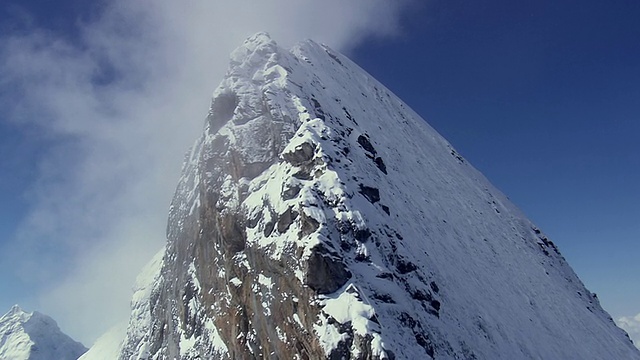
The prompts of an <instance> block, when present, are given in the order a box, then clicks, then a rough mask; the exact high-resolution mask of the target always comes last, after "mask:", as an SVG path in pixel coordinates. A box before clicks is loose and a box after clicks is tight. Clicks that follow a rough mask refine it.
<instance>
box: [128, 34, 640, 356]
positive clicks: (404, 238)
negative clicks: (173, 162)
mask: <svg viewBox="0 0 640 360" xmlns="http://www.w3.org/2000/svg"><path fill="white" fill-rule="evenodd" d="M167 235H168V242H167V247H166V252H165V253H164V255H163V257H162V255H160V256H161V257H162V261H161V262H160V261H159V260H157V264H159V266H158V267H157V268H158V269H161V270H159V271H158V272H155V273H154V272H152V273H153V274H152V275H149V276H148V280H149V281H148V283H149V284H150V285H148V286H141V287H140V288H141V289H142V290H139V291H138V292H137V293H136V294H137V295H136V299H135V301H134V302H133V307H134V316H133V317H132V320H131V323H130V325H129V330H128V335H127V338H126V339H125V342H124V344H123V348H122V352H121V355H120V358H121V359H197V358H206V359H212V358H213V359H215V358H220V359H255V358H269V359H319V358H329V359H394V358H396V359H418V358H442V359H501V358H502V359H515V358H518V359H528V358H530V359H536V358H546V359H551V358H555V359H560V358H564V359H568V358H575V359H600V358H626V359H635V358H640V354H638V352H637V351H636V350H635V348H634V347H633V345H632V344H631V342H630V341H629V339H628V338H626V337H625V336H624V333H623V332H622V331H621V330H620V329H618V328H617V327H616V326H615V325H614V324H613V321H612V320H611V319H610V317H609V316H608V315H607V314H606V312H604V311H603V310H602V309H601V307H600V306H599V304H598V301H597V299H596V298H595V296H593V295H592V294H591V293H590V292H589V291H588V290H586V289H585V288H584V286H583V285H582V283H581V282H580V280H579V279H578V278H577V277H576V275H575V274H574V273H573V271H572V270H571V269H570V268H569V266H568V265H567V264H566V262H565V261H564V259H563V258H562V256H561V255H560V253H559V251H558V250H557V248H556V247H555V245H553V243H551V242H550V241H549V240H548V239H547V238H546V237H544V235H543V234H542V233H541V232H540V231H539V230H537V228H535V227H534V226H533V225H532V224H531V223H530V222H529V221H528V220H527V219H526V218H525V217H524V216H523V215H522V214H521V213H520V212H519V211H518V210H517V209H516V208H515V207H514V206H513V205H512V204H510V203H509V201H508V200H507V199H506V198H505V197H504V196H503V195H502V194H501V193H500V192H499V191H497V190H495V189H494V188H493V187H492V186H491V185H490V184H489V183H488V182H487V180H486V179H484V178H483V177H482V175H481V174H479V173H478V172H477V171H475V170H474V169H473V168H472V167H471V166H470V165H469V164H468V163H467V162H465V161H464V160H463V159H462V157H461V156H459V155H458V154H457V153H456V152H455V151H454V150H453V149H452V148H451V147H450V145H449V144H448V143H447V142H446V141H445V140H444V139H442V138H441V137H440V136H439V135H438V134H437V133H436V132H435V131H434V130H433V129H431V128H430V127H429V126H428V125H427V124H426V123H425V122H424V121H423V120H422V119H421V118H420V117H419V116H418V115H416V114H415V113H414V112H413V111H411V110H410V109H408V108H407V107H406V105H404V104H403V103H402V102H401V101H400V100H399V99H397V98H396V97H395V96H394V95H393V94H391V93H390V92H389V91H388V90H387V89H385V88H384V87H383V86H382V85H380V84H379V83H378V82H377V81H375V80H374V79H372V78H371V77H369V76H368V75H367V74H366V73H365V72H364V71H362V70H361V69H360V68H358V67H357V66H356V65H355V64H353V63H352V62H351V61H349V60H348V59H347V58H345V57H344V56H342V55H340V54H337V53H335V52H333V51H332V50H331V49H329V48H327V47H324V46H321V45H318V44H316V43H314V42H311V41H307V42H304V43H302V44H300V45H298V46H296V47H294V48H293V49H292V50H290V51H286V50H283V49H282V48H279V47H278V46H277V45H276V44H275V43H274V42H273V41H272V40H271V39H270V38H269V37H268V36H267V35H266V34H257V35H255V36H253V37H252V38H250V39H248V40H247V41H246V42H245V43H244V44H243V45H242V46H241V47H240V48H238V49H237V50H236V51H235V52H234V53H232V55H231V66H230V68H229V71H228V73H227V76H226V77H225V79H224V80H223V82H222V84H221V85H220V86H219V87H218V89H217V90H216V91H215V93H214V96H213V101H212V105H211V109H210V112H209V115H208V117H207V120H206V125H205V130H204V134H203V136H202V137H201V138H200V139H199V140H198V141H197V142H196V144H195V145H194V147H193V148H192V150H191V152H190V153H189V154H188V156H187V159H186V161H185V166H184V169H183V176H182V178H181V180H180V183H179V185H178V189H177V191H176V194H175V197H174V200H173V203H172V205H171V209H170V214H169V223H168V228H167Z"/></svg>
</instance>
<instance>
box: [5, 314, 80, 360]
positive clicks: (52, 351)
mask: <svg viewBox="0 0 640 360" xmlns="http://www.w3.org/2000/svg"><path fill="white" fill-rule="evenodd" d="M85 351H87V349H86V348H85V347H84V346H83V345H82V344H80V343H79V342H76V341H74V340H73V339H71V338H70V337H69V336H67V335H65V334H64V333H62V332H61V331H60V328H58V325H57V324H56V322H55V321H54V320H53V319H51V318H50V317H48V316H46V315H43V314H40V313H39V312H37V311H34V312H32V313H27V312H24V311H23V310H22V309H21V308H20V307H19V306H18V305H14V306H13V307H12V308H11V310H10V311H9V312H8V313H6V314H5V315H3V316H2V317H1V318H0V359H3V360H4V359H7V360H23V359H24V360H27V359H28V360H51V359H57V360H76V359H77V358H78V357H79V356H80V355H82V353H84V352H85Z"/></svg>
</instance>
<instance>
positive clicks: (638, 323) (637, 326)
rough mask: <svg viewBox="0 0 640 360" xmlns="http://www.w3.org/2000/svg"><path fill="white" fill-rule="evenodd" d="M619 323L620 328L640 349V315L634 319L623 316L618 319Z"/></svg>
mask: <svg viewBox="0 0 640 360" xmlns="http://www.w3.org/2000/svg"><path fill="white" fill-rule="evenodd" d="M617 323H618V326H620V327H621V328H622V329H623V330H624V331H626V332H627V334H629V337H630V338H631V340H633V343H634V344H635V345H636V347H637V348H638V349H640V313H638V314H637V315H636V316H634V317H626V316H623V317H621V318H619V319H618V321H617Z"/></svg>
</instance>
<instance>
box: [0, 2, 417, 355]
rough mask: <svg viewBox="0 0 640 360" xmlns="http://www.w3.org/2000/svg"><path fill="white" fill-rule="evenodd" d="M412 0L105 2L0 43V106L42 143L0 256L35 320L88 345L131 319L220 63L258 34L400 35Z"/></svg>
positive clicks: (280, 38) (282, 37) (347, 43)
mask: <svg viewBox="0 0 640 360" xmlns="http://www.w3.org/2000/svg"><path fill="white" fill-rule="evenodd" d="M407 5H408V1H393V2H391V1H385V0H357V1H356V0H353V1H348V2H345V1H340V0H330V1H322V2H320V1H295V0H288V1H285V0H272V1H259V2H249V1H235V2H227V1H206V0H193V1H186V2H174V1H169V0H164V1H154V2H151V1H144V0H135V1H126V0H115V1H111V2H110V3H108V4H107V5H104V6H103V7H102V8H100V9H99V10H96V11H97V14H96V16H94V17H92V19H93V20H91V21H84V22H78V24H77V28H76V30H77V33H76V34H74V35H75V36H73V37H70V36H68V34H56V33H52V32H51V31H48V30H46V29H43V28H39V27H38V24H30V25H29V26H28V31H21V32H20V33H13V34H11V33H10V34H5V35H3V36H2V37H0V89H2V90H3V91H2V95H0V104H1V105H2V107H3V109H4V110H5V116H7V117H8V121H11V122H12V123H13V124H14V125H15V126H29V127H35V128H36V129H37V132H38V133H39V137H38V139H34V141H42V145H41V146H46V149H45V150H46V151H44V152H43V153H42V154H41V155H40V156H39V157H38V164H37V167H38V171H37V176H36V177H35V178H34V179H33V182H32V183H30V184H28V185H27V187H28V189H29V190H28V199H29V204H28V206H29V208H28V215H27V217H26V218H25V219H24V220H23V221H22V223H21V224H20V225H19V227H18V231H17V232H16V233H15V234H14V236H13V238H11V239H9V240H8V241H7V242H6V244H3V245H1V246H2V249H0V250H1V251H2V252H1V255H0V257H1V259H2V261H3V262H5V263H7V264H10V265H11V266H10V267H11V268H12V269H15V274H13V275H12V276H15V277H16V278H19V280H20V283H22V284H24V286H29V287H30V289H29V292H31V293H33V299H32V302H33V303H34V304H35V306H37V308H38V310H39V311H41V312H44V313H46V314H48V315H51V316H52V317H53V318H54V319H56V320H57V321H58V323H59V324H60V326H61V328H62V329H63V330H64V331H66V332H67V333H68V334H69V335H70V336H72V337H74V338H75V339H77V340H79V341H82V342H83V343H84V344H85V345H90V344H91V343H92V342H93V341H94V340H95V339H96V338H97V337H98V336H99V335H100V334H101V333H103V332H104V331H106V330H107V329H108V328H109V327H111V326H112V325H114V324H116V323H117V322H120V321H126V319H127V318H128V315H129V299H130V296H131V286H132V284H133V282H134V279H135V276H136V274H137V272H138V271H139V270H140V268H141V267H142V266H143V265H144V264H145V263H146V261H147V260H148V259H150V257H151V256H152V255H153V254H154V253H155V252H157V250H158V249H159V248H160V247H161V246H162V245H163V244H164V243H165V241H166V238H165V228H166V218H167V212H168V206H169V203H170V201H171V198H172V196H173V193H174V190H175V186H176V185H177V181H178V178H179V176H180V169H181V166H182V160H183V156H184V154H185V153H186V151H187V150H188V148H189V146H190V145H191V144H192V143H193V141H195V139H196V138H197V137H198V136H199V133H200V131H201V129H202V126H203V121H204V118H205V115H206V113H207V110H208V107H209V102H210V94H211V93H212V91H213V90H214V89H215V87H216V86H217V84H218V83H219V81H220V80H221V79H222V77H223V75H224V72H225V70H226V68H227V62H228V54H229V53H230V52H231V51H232V50H233V49H234V48H235V47H237V46H238V45H240V44H241V43H242V41H243V40H244V39H245V38H246V37H248V36H250V35H252V34H253V33H255V32H258V31H267V32H269V33H270V34H271V36H272V37H273V38H274V39H275V40H276V41H277V42H278V43H279V44H280V45H281V46H284V47H289V46H291V45H293V44H294V43H296V42H298V41H300V40H303V39H306V38H312V39H314V40H316V41H318V42H323V43H326V44H328V45H329V46H331V47H333V48H335V49H337V50H340V51H343V52H347V53H348V52H349V50H350V49H353V47H354V46H356V45H358V44H359V43H361V42H362V41H363V40H365V39H368V38H370V37H393V36H399V34H401V26H400V17H401V14H402V11H403V9H404V8H406V6H407Z"/></svg>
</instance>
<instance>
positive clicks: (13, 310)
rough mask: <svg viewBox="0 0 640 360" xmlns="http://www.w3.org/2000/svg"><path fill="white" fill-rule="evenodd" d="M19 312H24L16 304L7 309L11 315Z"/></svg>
mask: <svg viewBox="0 0 640 360" xmlns="http://www.w3.org/2000/svg"><path fill="white" fill-rule="evenodd" d="M20 313H24V310H22V308H21V307H20V305H18V304H15V305H13V306H12V307H11V309H10V310H9V314H12V315H15V314H20Z"/></svg>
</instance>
